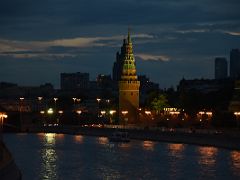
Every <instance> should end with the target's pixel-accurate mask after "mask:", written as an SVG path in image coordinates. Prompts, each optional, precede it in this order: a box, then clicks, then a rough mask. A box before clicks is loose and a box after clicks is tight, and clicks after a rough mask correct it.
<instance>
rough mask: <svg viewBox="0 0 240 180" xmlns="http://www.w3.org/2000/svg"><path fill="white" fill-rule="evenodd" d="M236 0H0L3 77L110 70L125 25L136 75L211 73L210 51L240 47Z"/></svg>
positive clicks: (173, 81)
mask: <svg viewBox="0 0 240 180" xmlns="http://www.w3.org/2000/svg"><path fill="white" fill-rule="evenodd" d="M239 8H240V1H238V0H211V1H209V0H201V1H198V2H193V1H190V0H182V1H181V2H179V1H177V0H138V1H137V0H119V1H116V0H103V1H97V0H90V1H89V0H88V1H86V0H80V1H77V0H72V1H67V0H51V1H47V0H43V1H39V2H38V1H31V0H25V1H21V0H10V1H8V2H0V24H1V26H0V27H1V28H0V63H1V66H0V77H1V78H0V81H6V82H13V83H18V84H19V85H40V84H43V83H45V82H50V83H52V84H53V85H54V86H55V87H56V88H59V84H60V73H63V72H88V73H90V77H91V79H95V78H96V76H97V75H98V74H111V72H112V66H113V63H114V61H115V55H116V52H117V51H119V50H120V47H121V45H122V39H123V38H124V37H126V35H127V29H128V27H129V26H130V28H131V35H132V41H133V46H134V55H135V59H136V63H137V73H138V74H139V75H140V74H145V75H147V77H149V78H150V79H151V80H152V81H154V82H157V83H159V85H160V87H161V88H168V87H170V86H176V85H177V84H178V82H179V81H180V80H181V79H182V78H183V77H185V78H187V79H194V78H213V75H214V59H215V57H222V56H223V57H226V58H227V59H228V60H229V53H230V50H231V49H233V48H240V13H239Z"/></svg>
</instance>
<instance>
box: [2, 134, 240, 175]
mask: <svg viewBox="0 0 240 180" xmlns="http://www.w3.org/2000/svg"><path fill="white" fill-rule="evenodd" d="M4 140H5V143H6V144H7V146H8V148H9V149H10V151H11V152H12V154H13V156H14V158H15V162H16V164H17V165H18V166H19V168H20V169H21V171H22V174H23V179H27V180H34V179H36V180H42V179H45V180H55V179H64V180H65V179H66V180H75V179H109V180H111V179H131V180H132V179H204V180H205V179H240V152H239V151H230V150H225V149H220V148H215V147H201V146H194V145H185V144H173V143H161V142H152V141H137V140H132V141H131V142H130V143H125V144H123V143H109V142H108V139H107V138H105V137H88V136H81V135H75V136H74V135H64V134H53V133H46V134H44V133H41V134H5V135H4Z"/></svg>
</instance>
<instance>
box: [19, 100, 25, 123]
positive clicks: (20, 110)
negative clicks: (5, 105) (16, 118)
mask: <svg viewBox="0 0 240 180" xmlns="http://www.w3.org/2000/svg"><path fill="white" fill-rule="evenodd" d="M19 100H20V107H19V112H20V126H22V103H23V101H24V97H20V98H19Z"/></svg>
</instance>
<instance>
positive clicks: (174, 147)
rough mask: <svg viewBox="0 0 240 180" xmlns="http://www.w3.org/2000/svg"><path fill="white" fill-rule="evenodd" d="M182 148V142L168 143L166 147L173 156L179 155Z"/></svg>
mask: <svg viewBox="0 0 240 180" xmlns="http://www.w3.org/2000/svg"><path fill="white" fill-rule="evenodd" d="M184 148H185V146H184V144H168V149H169V151H170V153H171V155H174V156H179V155H181V154H182V151H183V150H184Z"/></svg>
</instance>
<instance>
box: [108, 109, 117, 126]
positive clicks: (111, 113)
mask: <svg viewBox="0 0 240 180" xmlns="http://www.w3.org/2000/svg"><path fill="white" fill-rule="evenodd" d="M116 112H117V111H116V110H110V111H109V114H110V123H111V124H112V116H113V115H114V114H115V113H116Z"/></svg>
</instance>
